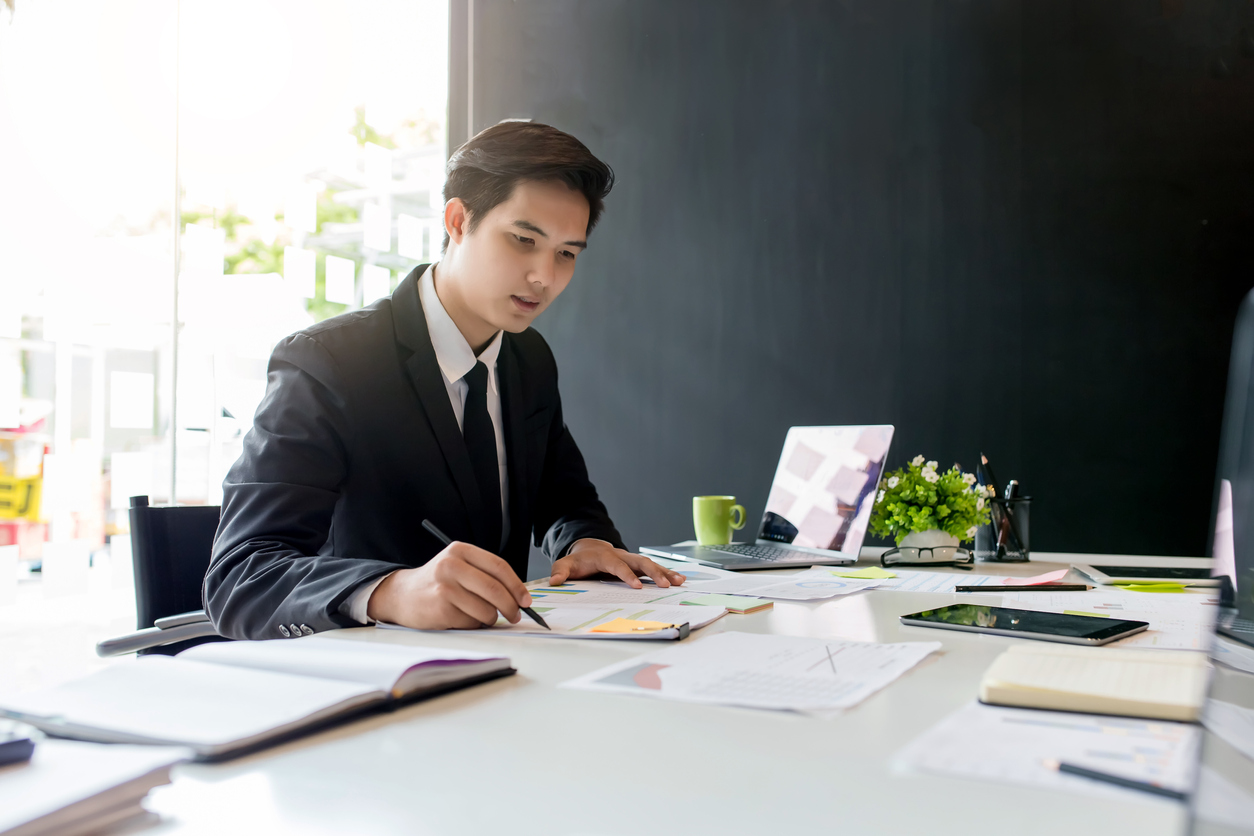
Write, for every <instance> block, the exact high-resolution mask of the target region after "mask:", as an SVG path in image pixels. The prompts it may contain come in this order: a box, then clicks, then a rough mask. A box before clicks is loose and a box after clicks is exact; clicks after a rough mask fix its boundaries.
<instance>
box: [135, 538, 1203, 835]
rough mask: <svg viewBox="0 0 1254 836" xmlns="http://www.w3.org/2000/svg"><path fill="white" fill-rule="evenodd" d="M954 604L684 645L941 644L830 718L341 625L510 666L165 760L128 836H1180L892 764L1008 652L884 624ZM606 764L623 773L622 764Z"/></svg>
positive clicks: (368, 635) (1066, 801)
mask: <svg viewBox="0 0 1254 836" xmlns="http://www.w3.org/2000/svg"><path fill="white" fill-rule="evenodd" d="M1038 557H1039V558H1050V557H1054V556H1051V555H1045V554H1040V555H1038ZM1066 557H1067V559H1077V558H1078V559H1079V561H1080V562H1087V561H1088V560H1090V559H1092V558H1093V557H1094V556H1090V555H1085V556H1070V555H1069V556H1066ZM1100 559H1101V560H1103V561H1105V562H1108V563H1109V562H1111V561H1109V560H1107V559H1106V558H1105V557H1103V558H1100ZM863 562H864V563H870V562H871V561H870V560H864V561H863ZM1051 568H1057V565H1055V564H1052V563H1049V562H1046V560H1034V561H1033V562H1032V563H1030V564H1020V565H997V564H979V565H977V567H976V569H975V572H982V573H987V574H1005V575H1018V576H1027V575H1033V574H1038V573H1040V572H1043V571H1047V570H1049V569H1051ZM942 571H943V570H942ZM993 597H996V596H995V595H990V596H980V597H979V600H986V601H987V599H989V598H993ZM958 600H963V601H967V602H971V601H973V600H977V599H976V598H975V597H973V596H955V595H939V594H911V593H897V592H870V593H865V592H864V593H859V594H855V595H851V596H846V597H843V598H836V599H833V600H830V601H818V602H809V603H795V602H785V601H777V602H775V606H774V608H773V609H771V610H767V611H764V612H760V613H754V614H752V615H747V616H737V615H728V616H726V617H725V618H723V619H720V620H719V621H717V622H715V623H714V624H713V625H711V626H709V627H706V628H704V630H702V631H699V632H697V633H695V634H694V636H693V638H692V639H690V641H694V640H700V638H701V637H702V636H703V635H705V634H710V633H713V632H718V631H725V630H740V631H748V632H764V633H765V632H771V633H780V634H787V635H798V636H830V637H839V638H846V639H856V640H862V641H888V642H893V641H940V642H942V643H943V645H944V647H943V650H942V652H941V653H939V654H935V655H933V656H932V657H931V658H929V659H928V660H926V661H925V662H924V663H923V664H921V665H920V666H918V667H917V668H915V669H914V670H912V671H910V672H908V673H907V674H906V675H905V676H904V677H902V678H901V679H900V680H898V681H897V682H896V683H894V684H892V685H890V686H889V687H888V688H886V689H885V690H883V691H881V692H880V693H878V694H876V695H874V696H873V697H871V698H870V699H869V700H867V701H866V702H864V703H862V704H861V705H860V706H858V707H857V708H855V709H853V710H851V711H849V712H847V713H846V714H844V715H843V716H841V717H839V718H837V719H833V720H819V719H813V718H808V717H802V716H797V715H793V714H788V713H782V712H778V713H777V712H767V711H754V710H748V709H739V708H724V707H714V706H704V705H689V704H683V703H675V702H667V701H662V700H649V699H638V698H632V697H628V696H618V695H611V694H598V693H590V692H584V691H572V690H565V689H559V688H557V687H556V686H557V685H558V684H559V683H561V682H564V681H565V680H568V679H571V678H573V677H574V676H576V675H578V674H582V673H585V672H588V671H591V670H593V669H595V668H598V667H600V666H602V665H606V664H609V663H611V662H614V661H617V660H620V659H623V658H626V657H629V656H633V655H637V654H639V653H642V652H645V651H647V650H648V649H650V647H652V645H650V646H648V647H646V646H643V645H641V644H629V643H626V642H623V643H618V642H605V641H597V642H582V641H566V640H549V639H543V638H526V637H509V638H505V637H499V636H498V637H493V636H490V635H486V634H484V633H448V634H441V635H433V634H419V633H404V632H399V631H377V630H374V629H371V628H363V629H359V630H346V631H343V632H342V633H340V634H338V635H341V636H342V637H343V639H344V640H345V641H380V642H397V643H414V644H428V645H444V646H448V647H457V648H465V649H473V650H483V651H492V652H498V653H504V654H508V655H509V656H510V657H511V658H512V659H513V662H514V665H515V667H516V668H517V669H518V671H519V672H518V675H516V676H513V677H509V678H506V679H503V680H498V681H495V682H491V683H488V684H485V685H481V686H478V687H475V688H472V689H470V690H467V691H463V692H459V693H455V694H450V695H447V696H444V697H440V698H437V699H434V700H431V701H429V702H426V703H421V704H417V705H413V706H410V707H408V708H405V709H403V710H400V711H397V712H395V713H393V714H388V715H382V716H377V717H372V718H369V719H366V720H363V721H360V722H357V723H353V724H351V725H348V726H344V727H341V728H338V729H335V730H332V731H329V732H326V733H323V734H320V735H317V736H314V737H311V738H307V739H304V740H301V741H298V742H294V743H291V744H288V745H285V746H282V747H278V748H276V749H272V750H269V751H266V752H262V753H259V754H256V755H253V756H250V757H247V758H243V759H240V760H237V761H233V762H229V763H226V764H220V765H212V766H210V765H187V766H183V767H180V768H179V769H178V770H177V773H176V775H177V777H176V780H175V783H174V784H173V785H172V786H170V787H168V788H165V789H162V790H158V791H156V792H155V793H154V795H153V806H154V807H156V808H157V809H158V810H159V811H161V813H162V814H163V816H164V817H165V818H164V821H163V822H162V823H161V824H160V825H159V826H157V827H156V828H155V829H152V830H145V831H144V832H145V833H163V834H164V833H180V834H181V833H254V832H256V833H267V834H274V833H302V834H312V833H335V834H358V833H362V834H364V833H369V834H402V833H403V834H486V833H492V834H518V835H519V836H523V835H524V834H544V836H557V834H567V833H572V834H573V833H579V834H624V836H638V834H642V833H648V834H662V833H676V834H685V836H688V835H690V834H704V833H710V834H715V833H717V834H731V833H761V834H800V833H818V832H825V833H827V832H839V833H843V834H862V833H867V834H873V833H874V834H879V833H882V834H916V833H918V834H922V833H926V834H928V836H940V834H962V836H971V834H978V833H981V832H991V833H1010V834H1014V835H1015V836H1028V835H1029V834H1051V836H1056V834H1059V833H1063V834H1068V836H1072V835H1073V834H1087V833H1093V834H1102V836H1116V834H1136V835H1137V836H1154V834H1176V833H1180V832H1181V830H1182V828H1183V826H1184V821H1185V813H1184V811H1183V808H1173V809H1171V810H1167V808H1166V807H1165V805H1160V804H1153V805H1149V804H1137V803H1124V802H1112V801H1107V800H1098V799H1092V798H1087V797H1084V796H1079V795H1062V794H1058V793H1047V792H1043V791H1040V790H1034V789H1029V788H1021V787H1016V786H1012V785H1007V784H994V783H978V782H972V781H966V780H958V779H950V778H943V777H936V776H930V775H902V774H896V773H894V772H893V770H892V769H891V768H890V759H891V758H892V756H893V755H894V754H895V753H896V752H897V751H898V750H899V749H900V748H901V747H903V746H904V745H905V744H906V743H908V742H910V741H911V740H912V739H914V738H915V737H917V736H918V735H919V734H921V733H922V732H924V731H925V730H926V729H928V728H929V727H931V726H932V725H933V724H934V723H936V722H938V721H939V720H941V719H942V718H943V717H945V716H947V715H948V714H950V713H951V712H953V711H955V710H957V709H958V708H960V707H961V706H963V705H965V704H967V703H968V702H970V701H971V700H973V699H975V695H976V687H977V683H978V681H979V679H980V676H981V674H982V673H983V671H984V670H985V668H986V667H987V666H988V665H989V664H990V663H991V662H992V661H993V658H994V657H995V656H997V654H998V653H1000V652H1001V651H1002V650H1003V649H1004V648H1005V647H1007V646H1008V645H1009V644H1010V643H1011V642H1012V641H1014V640H1012V639H1003V638H998V637H992V636H983V635H976V634H964V633H957V632H952V631H940V630H934V629H926V628H917V627H903V626H902V625H901V624H900V623H899V622H898V621H897V616H899V615H902V614H904V613H908V612H914V611H917V610H920V609H926V608H928V607H934V606H937V605H939V604H944V603H953V602H955V601H958ZM988 602H989V603H992V602H991V601H988ZM274 698H275V699H280V700H281V699H283V695H282V694H275V695H274ZM620 764H621V765H632V766H635V767H637V769H635V770H632V769H627V768H624V769H623V770H622V771H621V772H620V771H618V770H617V769H616V767H617V766H618V765H620ZM1165 810H1166V812H1165Z"/></svg>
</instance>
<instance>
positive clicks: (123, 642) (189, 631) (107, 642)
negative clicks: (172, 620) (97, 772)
mask: <svg viewBox="0 0 1254 836" xmlns="http://www.w3.org/2000/svg"><path fill="white" fill-rule="evenodd" d="M176 617H177V616H176ZM216 635H218V631H217V630H215V629H214V628H213V624H212V622H209V621H194V622H192V623H190V624H180V625H178V626H176V627H171V628H169V629H168V630H162V629H161V628H160V627H149V628H148V629H147V630H136V631H135V632H134V633H127V634H126V635H124V636H118V637H117V638H113V639H104V640H103V641H100V642H97V643H96V655H97V656H102V657H108V656H121V655H122V654H124V653H135V652H136V651H139V650H147V649H148V648H150V647H160V646H161V645H163V644H173V643H174V642H181V641H186V640H187V639H200V638H204V637H205V636H216Z"/></svg>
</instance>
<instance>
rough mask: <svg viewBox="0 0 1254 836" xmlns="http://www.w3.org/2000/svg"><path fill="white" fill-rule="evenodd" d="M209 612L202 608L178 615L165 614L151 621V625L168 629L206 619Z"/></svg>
mask: <svg viewBox="0 0 1254 836" xmlns="http://www.w3.org/2000/svg"><path fill="white" fill-rule="evenodd" d="M208 620H209V613H207V612H205V611H204V610H192V611H191V612H184V613H179V614H178V615H167V616H166V617H165V618H158V619H157V620H156V621H155V622H153V626H155V627H157V628H159V629H161V630H169V629H170V628H171V627H179V626H181V625H183V624H195V623H196V622H198V621H208Z"/></svg>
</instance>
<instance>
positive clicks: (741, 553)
mask: <svg viewBox="0 0 1254 836" xmlns="http://www.w3.org/2000/svg"><path fill="white" fill-rule="evenodd" d="M705 548H707V549H710V550H711V551H716V552H722V553H724V554H734V555H736V556H738V557H745V558H748V559H749V560H760V561H762V562H763V563H774V562H775V561H778V560H789V561H793V562H795V561H796V560H797V553H796V552H795V551H792V550H791V549H781V548H778V547H776V546H759V545H750V544H748V543H731V544H729V545H726V546H706V547H705Z"/></svg>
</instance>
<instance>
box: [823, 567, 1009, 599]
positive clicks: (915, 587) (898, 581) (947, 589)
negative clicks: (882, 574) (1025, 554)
mask: <svg viewBox="0 0 1254 836" xmlns="http://www.w3.org/2000/svg"><path fill="white" fill-rule="evenodd" d="M842 571H844V570H841V569H836V568H833V567H831V566H815V567H814V568H812V569H807V570H806V571H805V572H803V573H802V574H803V575H805V576H807V577H815V576H821V575H829V576H832V577H838V576H837V575H836V573H837V572H842ZM892 572H893V574H894V575H896V577H894V578H882V579H880V580H877V581H875V583H876V584H877V586H876V587H875V588H876V589H887V590H890V591H893V592H944V593H947V594H955V593H954V587H955V586H1001V585H1002V584H1004V583H1005V582H1006V579H1005V578H1002V577H998V576H996V575H969V574H967V573H966V572H916V571H911V570H908V569H898V568H897V567H895V566H894V567H893V569H892ZM957 594H962V593H957ZM989 594H990V595H997V594H1000V593H996V592H992V593H989Z"/></svg>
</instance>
